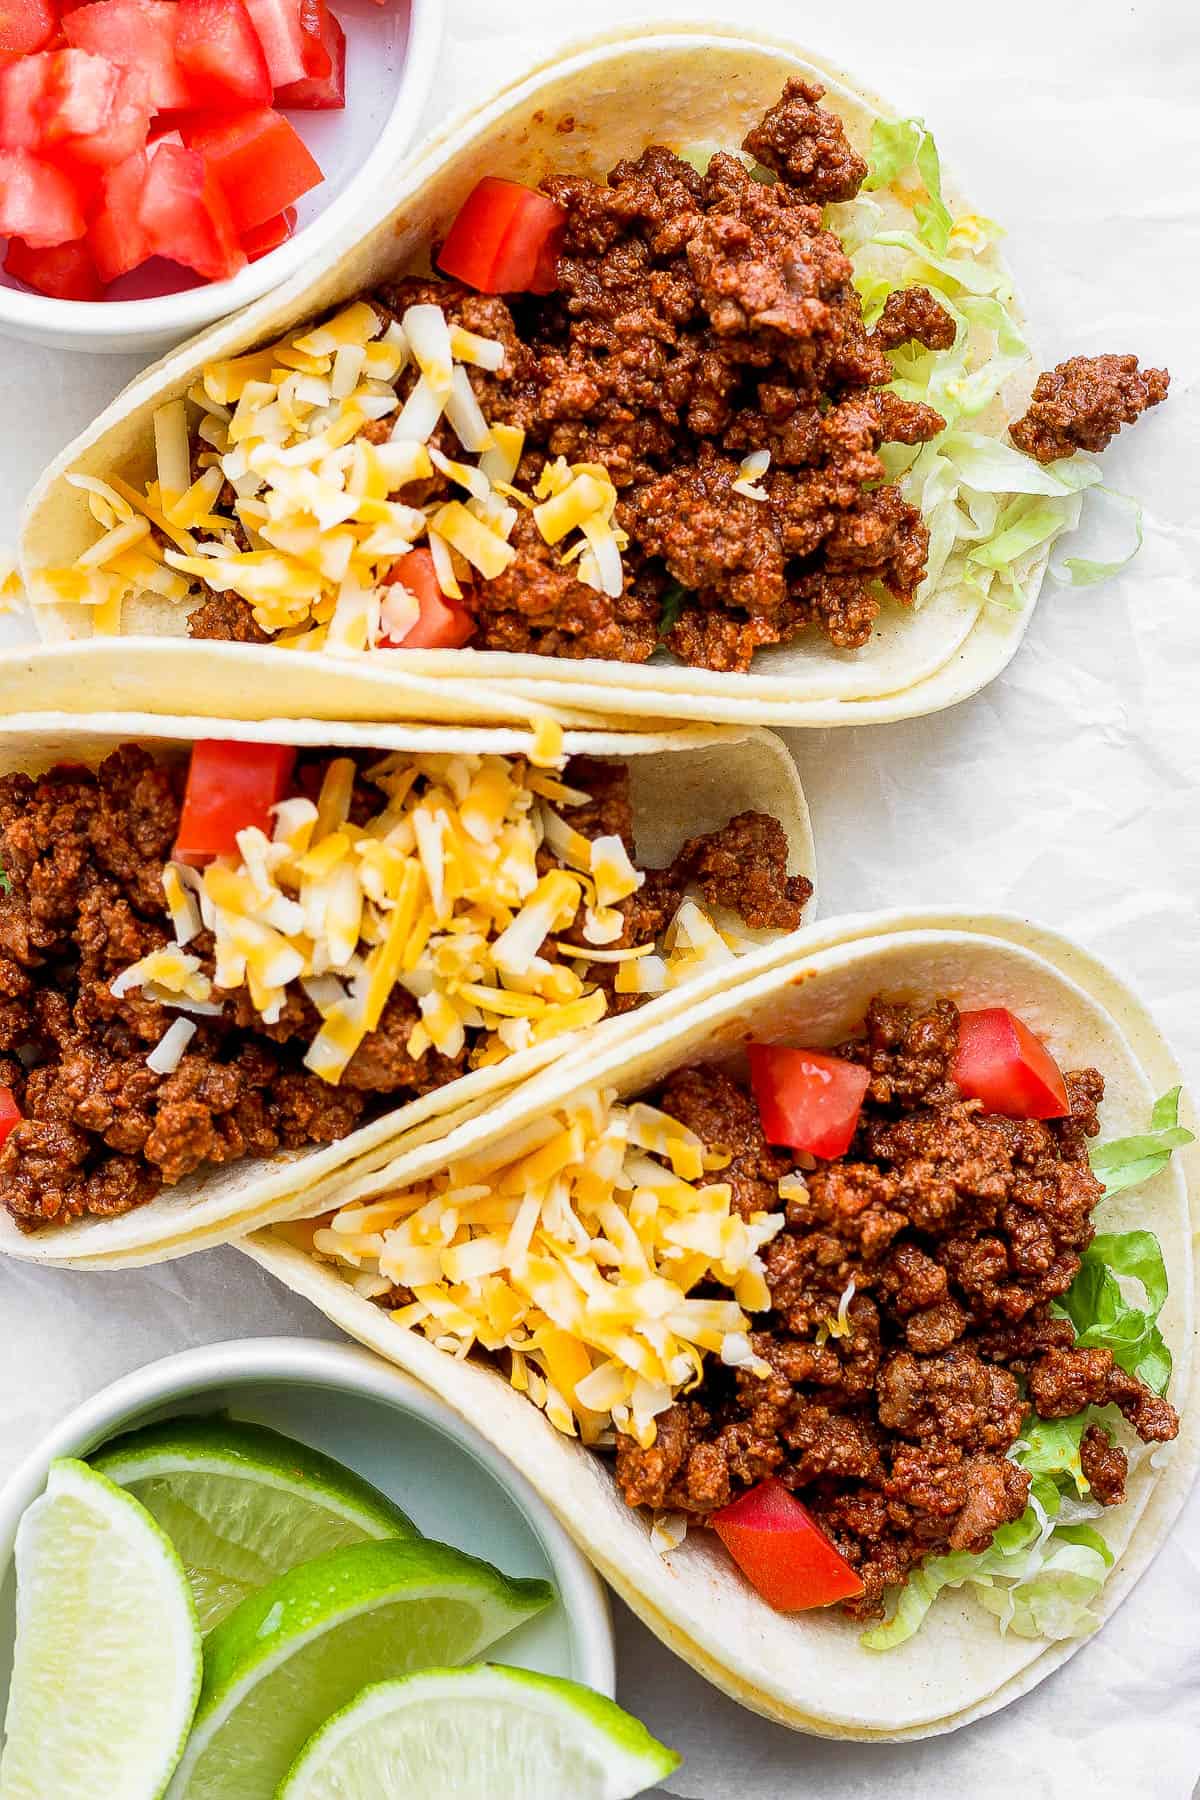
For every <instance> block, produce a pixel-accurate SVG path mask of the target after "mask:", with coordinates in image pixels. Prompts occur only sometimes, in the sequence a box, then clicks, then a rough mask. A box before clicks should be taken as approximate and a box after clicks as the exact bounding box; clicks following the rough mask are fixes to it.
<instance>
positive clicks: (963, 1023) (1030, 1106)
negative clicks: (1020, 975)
mask: <svg viewBox="0 0 1200 1800" xmlns="http://www.w3.org/2000/svg"><path fill="white" fill-rule="evenodd" d="M954 1080H955V1084H956V1086H957V1087H958V1091H959V1093H960V1094H962V1095H963V1096H964V1098H966V1099H968V1100H982V1101H983V1105H984V1109H985V1111H987V1112H990V1113H1003V1114H1004V1115H1005V1117H1006V1118H1010V1119H1062V1118H1065V1117H1066V1115H1067V1113H1069V1112H1070V1110H1071V1102H1070V1101H1069V1099H1068V1098H1067V1084H1066V1082H1065V1081H1064V1080H1063V1078H1062V1071H1061V1070H1060V1068H1059V1066H1058V1064H1057V1063H1056V1062H1055V1060H1054V1058H1053V1057H1052V1056H1051V1054H1050V1052H1049V1051H1048V1050H1047V1048H1046V1046H1045V1044H1043V1042H1042V1040H1041V1039H1040V1038H1037V1037H1035V1036H1034V1035H1033V1033H1032V1031H1030V1029H1029V1027H1028V1025H1026V1024H1024V1023H1023V1022H1022V1021H1021V1020H1020V1019H1018V1017H1017V1015H1016V1013H1011V1012H1009V1010H1008V1008H1007V1007H1005V1006H986V1007H984V1008H983V1009H982V1010H981V1011H979V1012H964V1013H960V1014H959V1015H958V1056H957V1058H956V1060H955V1064H954Z"/></svg>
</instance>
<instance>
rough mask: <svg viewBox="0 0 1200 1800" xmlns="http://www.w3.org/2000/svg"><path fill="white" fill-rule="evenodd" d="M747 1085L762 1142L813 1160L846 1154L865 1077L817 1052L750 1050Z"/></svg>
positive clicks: (776, 1046)
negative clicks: (804, 1152) (805, 1154)
mask: <svg viewBox="0 0 1200 1800" xmlns="http://www.w3.org/2000/svg"><path fill="white" fill-rule="evenodd" d="M749 1056H750V1080H751V1084H752V1086H753V1088H754V1098H755V1099H756V1100H757V1102H758V1111H759V1117H760V1118H761V1119H762V1128H763V1131H764V1132H765V1133H766V1135H767V1140H768V1142H769V1143H772V1144H786V1145H787V1147H788V1148H789V1149H791V1150H807V1151H808V1152H809V1153H810V1154H811V1155H812V1156H842V1155H844V1153H845V1152H846V1151H847V1150H848V1149H849V1148H850V1143H851V1139H852V1138H853V1137H854V1132H855V1128H856V1127H857V1125H858V1115H859V1112H860V1110H861V1108H862V1101H863V1095H864V1094H865V1093H866V1091H867V1084H868V1082H869V1081H870V1076H869V1075H868V1073H867V1071H866V1070H865V1069H863V1068H860V1066H859V1065H858V1063H852V1062H844V1061H843V1060H842V1058H841V1057H840V1056H825V1055H824V1054H823V1053H822V1052H821V1051H819V1050H787V1049H784V1048H783V1047H782V1045H779V1044H751V1045H750V1050H749Z"/></svg>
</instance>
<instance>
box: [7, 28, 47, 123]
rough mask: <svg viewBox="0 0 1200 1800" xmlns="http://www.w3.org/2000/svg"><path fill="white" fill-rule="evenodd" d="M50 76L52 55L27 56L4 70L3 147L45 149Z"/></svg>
mask: <svg viewBox="0 0 1200 1800" xmlns="http://www.w3.org/2000/svg"><path fill="white" fill-rule="evenodd" d="M0 4H3V0H0ZM49 76H50V58H49V57H48V56H24V57H22V58H21V60H20V61H19V62H14V63H10V64H9V65H8V67H7V68H0V147H3V148H4V149H6V150H40V149H41V148H42V137H43V127H42V109H43V106H44V103H45V98H46V86H47V83H48V81H49Z"/></svg>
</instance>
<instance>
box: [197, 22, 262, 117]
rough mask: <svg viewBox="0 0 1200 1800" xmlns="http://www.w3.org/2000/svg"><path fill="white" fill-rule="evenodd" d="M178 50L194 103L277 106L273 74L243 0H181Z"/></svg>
mask: <svg viewBox="0 0 1200 1800" xmlns="http://www.w3.org/2000/svg"><path fill="white" fill-rule="evenodd" d="M175 54H176V57H177V58H178V61H179V66H180V68H181V69H182V70H183V73H184V76H185V78H186V80H187V85H188V90H189V92H190V94H191V100H192V105H193V106H211V107H216V108H219V109H221V110H224V111H232V110H235V109H237V108H239V107H244V106H269V105H270V104H271V92H272V90H271V77H270V74H269V72H268V70H267V59H266V56H265V54H264V52H263V47H262V44H261V43H260V42H259V37H258V33H257V32H256V31H255V29H254V26H253V24H252V23H251V21H250V14H249V13H248V12H247V11H246V8H245V6H244V5H243V4H242V0H179V4H178V29H177V31H176V34H175Z"/></svg>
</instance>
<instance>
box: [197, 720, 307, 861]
mask: <svg viewBox="0 0 1200 1800" xmlns="http://www.w3.org/2000/svg"><path fill="white" fill-rule="evenodd" d="M295 761H296V752H295V750H294V749H293V747H292V746H291V745H290V744H239V743H234V742H231V741H229V740H227V739H224V738H203V739H201V741H200V742H199V743H197V744H194V745H193V747H192V760H191V766H190V767H189V769H188V778H187V791H186V792H185V794H184V797H183V811H182V813H181V814H180V818H179V835H178V837H177V838H176V840H175V850H174V855H175V858H176V861H178V862H183V863H190V864H192V865H193V866H194V867H199V866H200V865H202V864H204V863H206V862H210V861H211V860H212V858H213V857H214V856H232V855H236V853H237V834H238V832H239V831H244V830H246V829H247V827H248V826H251V825H257V826H258V828H259V830H260V831H265V832H267V833H268V835H269V834H270V830H271V808H272V807H273V806H275V805H276V804H277V803H278V802H279V801H280V800H282V799H283V797H284V795H285V794H286V793H287V789H288V782H289V781H290V780H291V776H292V767H293V764H294V763H295Z"/></svg>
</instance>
